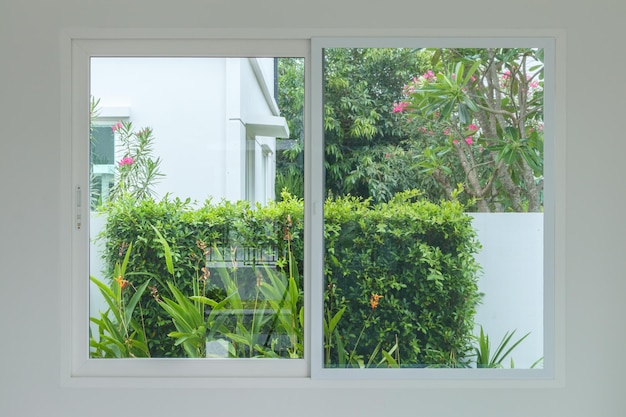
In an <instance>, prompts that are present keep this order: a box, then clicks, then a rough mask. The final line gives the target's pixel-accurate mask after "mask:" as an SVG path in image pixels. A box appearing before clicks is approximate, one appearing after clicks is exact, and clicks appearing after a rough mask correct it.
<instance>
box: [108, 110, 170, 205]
mask: <svg viewBox="0 0 626 417" xmlns="http://www.w3.org/2000/svg"><path fill="white" fill-rule="evenodd" d="M114 127H115V129H116V130H117V132H118V134H119V141H120V146H119V147H120V148H121V153H122V159H121V160H120V161H119V163H118V166H117V172H116V178H115V185H114V186H113V189H112V190H111V195H110V199H111V200H116V199H118V198H120V197H121V196H122V195H125V194H126V195H129V196H130V197H131V198H134V199H135V200H143V199H145V198H149V197H154V189H153V187H154V185H155V184H156V183H157V182H158V181H159V180H160V179H161V178H162V177H163V174H162V173H161V172H160V170H159V169H160V165H161V158H160V157H156V158H154V157H152V151H153V145H154V140H155V138H154V136H153V134H152V129H151V128H149V127H144V128H143V129H139V130H134V129H133V125H132V123H131V122H120V123H117V124H116V125H115V126H114Z"/></svg>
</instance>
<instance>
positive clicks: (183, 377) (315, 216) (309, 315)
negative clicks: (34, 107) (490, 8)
mask: <svg viewBox="0 0 626 417" xmlns="http://www.w3.org/2000/svg"><path fill="white" fill-rule="evenodd" d="M252 32H254V35H252V34H251V33H252ZM454 32H455V31H447V32H446V34H445V36H443V35H442V34H441V33H439V34H437V33H419V31H398V33H395V34H394V33H389V32H385V33H384V34H382V35H381V34H379V33H375V34H374V35H377V36H378V35H381V36H380V37H375V38H374V37H360V36H361V35H363V33H348V34H346V33H343V32H339V33H337V34H335V36H336V37H333V38H330V37H329V38H326V37H316V35H324V34H325V33H324V32H319V31H317V32H316V31H305V33H301V32H295V33H281V34H278V35H277V34H276V33H274V34H273V35H271V36H266V37H265V38H264V40H261V39H263V37H259V36H256V32H255V31H249V32H247V34H246V31H242V32H239V31H238V32H227V33H224V32H223V31H215V32H207V33H198V32H197V31H191V32H182V33H181V32H176V31H174V32H172V31H151V32H149V33H145V32H138V31H126V32H120V31H106V30H105V31H102V30H99V31H85V30H76V31H70V32H69V33H64V34H63V36H62V54H63V57H62V63H63V67H62V77H63V78H62V88H63V92H62V100H63V102H62V106H61V107H62V110H61V117H62V126H63V129H62V134H63V138H64V139H63V140H62V154H63V157H64V161H63V162H64V164H62V165H64V166H71V170H64V171H63V175H62V184H61V192H62V195H63V196H64V199H63V207H62V210H61V211H62V212H63V213H65V216H64V217H63V221H62V225H63V226H65V227H64V229H63V235H62V248H61V253H62V254H63V257H62V261H61V262H62V267H63V272H64V276H65V277H66V279H65V280H64V281H63V283H62V286H63V287H62V288H63V292H62V293H63V297H64V299H63V300H62V305H63V311H62V315H63V320H62V321H63V323H64V326H63V328H62V329H61V330H62V332H63V337H62V340H63V341H64V346H63V349H62V352H63V357H62V361H61V365H62V372H61V375H62V378H63V381H62V382H63V384H64V385H69V386H81V387H84V386H98V387H109V386H115V387H120V386H138V387H155V386H167V387H172V386H180V387H199V386H208V387H220V388H228V387H243V386H245V387H256V386H259V381H261V380H262V381H263V384H264V386H267V387H282V386H284V387H297V386H300V387H328V388H332V387H346V386H354V387H363V386H383V385H382V384H384V386H385V387H389V388H393V387H398V388H399V387H407V384H410V386H413V387H416V388H426V387H429V388H433V387H457V388H458V387H460V388H480V387H482V388H489V387H532V388H540V387H557V386H562V384H563V373H564V369H563V368H564V363H565V361H564V340H565V336H564V331H563V329H564V306H565V303H564V278H563V274H564V242H565V236H564V230H565V227H564V224H563V222H564V220H563V219H564V216H560V217H559V216H557V215H556V214H557V213H560V214H563V213H564V211H565V205H564V203H565V196H564V189H565V187H564V185H565V175H564V173H565V162H564V161H565V157H564V154H565V152H564V151H565V142H564V137H565V135H564V129H565V116H564V113H563V109H564V107H565V106H564V104H565V95H564V84H565V72H564V67H563V66H562V65H563V63H564V62H565V58H564V50H565V47H564V36H563V34H562V33H560V32H556V31H551V32H547V33H545V34H542V35H541V36H535V35H532V36H530V35H528V34H525V35H524V36H517V37H511V36H507V35H506V34H503V33H502V32H500V33H495V34H494V33H487V34H483V35H482V37H479V36H478V35H476V34H474V36H472V37H467V36H466V35H467V34H464V33H462V32H460V31H456V34H455V33H454ZM365 34H366V35H368V33H365ZM346 35H349V36H346ZM370 35H371V34H370ZM392 35H393V36H392ZM390 36H391V37H390ZM409 45H422V46H424V47H446V46H456V47H463V46H473V47H476V46H480V47H482V46H484V47H487V46H495V47H506V46H520V47H521V46H535V47H544V48H545V49H546V52H547V57H550V58H546V61H547V62H548V65H547V66H546V71H547V72H546V78H547V80H551V81H546V83H547V85H549V87H548V88H547V90H548V89H549V91H546V97H549V95H550V94H552V99H551V101H552V105H551V106H546V110H545V115H544V117H545V119H547V120H548V122H547V123H546V137H553V138H554V140H553V141H550V140H547V141H546V144H545V152H544V153H545V160H546V167H547V168H546V182H545V188H546V190H547V192H546V194H547V195H551V196H553V200H552V201H551V202H546V212H545V216H546V217H545V219H546V226H547V227H546V232H545V247H546V257H545V261H544V265H545V268H546V273H545V274H544V285H545V291H544V321H545V334H544V346H545V348H544V355H545V356H544V363H545V364H546V366H545V367H544V369H536V370H522V369H519V370H505V369H503V370H488V369H472V370H454V369H401V370H393V369H366V370H359V369H342V370H335V369H325V368H323V337H322V323H321V320H322V314H321V312H322V309H323V307H322V306H323V279H322V278H323V213H322V208H323V202H324V198H323V193H324V191H323V160H324V151H323V145H322V138H323V123H322V121H323V114H322V96H323V90H322V65H321V64H322V61H321V60H322V56H321V50H322V48H325V47H357V46H361V47H400V46H409ZM233 51H235V52H233ZM92 56H116V57H119V56H133V57H137V56H139V57H141V56H146V57H147V56H181V57H189V56H215V57H225V56H250V57H251V56H281V57H282V56H285V57H287V56H293V57H304V58H305V66H306V75H305V85H306V87H305V88H306V95H305V97H306V100H307V102H306V105H305V137H306V138H307V140H305V213H306V214H307V215H306V216H305V236H306V239H307V241H306V244H305V273H304V282H305V287H304V290H305V295H306V296H305V303H304V305H305V356H304V359H289V360H254V359H252V360H247V359H235V360H233V359H227V360H219V359H217V360H214V359H211V360H190V359H162V358H159V359H120V360H118V359H90V358H89V343H88V330H87V329H88V327H89V283H88V280H87V279H86V277H88V275H89V265H88V248H89V238H88V230H87V233H85V229H88V218H87V217H86V216H88V213H89V209H88V208H89V204H88V200H87V199H88V192H87V190H88V176H87V175H85V173H87V172H88V163H89V158H87V157H86V156H87V155H88V151H89V150H88V141H87V140H85V138H86V137H88V136H87V135H88V128H89V122H88V121H89V115H88V109H89V58H90V57H92ZM557 80H559V81H558V82H557ZM316 92H317V93H316ZM556 108H558V109H559V112H556ZM557 150H558V152H557ZM85 208H86V210H87V211H85ZM312 309H316V310H317V311H312ZM351 381H352V382H351ZM351 384H353V385H351Z"/></svg>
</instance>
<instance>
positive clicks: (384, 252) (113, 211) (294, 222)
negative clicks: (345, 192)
mask: <svg viewBox="0 0 626 417" xmlns="http://www.w3.org/2000/svg"><path fill="white" fill-rule="evenodd" d="M107 213H108V218H107V224H106V228H105V231H104V233H103V235H102V238H103V239H104V240H105V248H106V253H105V261H106V264H107V265H108V266H109V267H110V268H111V271H110V272H112V270H113V267H114V266H115V264H116V263H117V262H119V261H120V259H121V258H122V257H123V256H124V255H125V248H126V247H127V245H129V244H130V243H131V242H132V244H133V250H132V253H131V255H130V257H129V261H128V266H127V273H126V279H129V280H131V281H132V282H133V285H135V286H137V285H141V284H142V283H143V281H145V280H146V279H147V278H153V279H152V280H151V287H149V288H150V291H146V294H145V295H144V297H145V298H146V300H145V301H144V302H143V304H142V306H143V320H144V323H145V327H146V333H147V334H146V336H147V339H148V346H149V349H150V354H151V356H152V357H177V356H184V352H182V350H181V349H180V347H179V346H174V340H173V339H172V338H169V337H168V336H167V334H168V333H170V332H172V331H174V330H175V328H174V326H173V324H172V321H171V318H170V317H169V316H167V315H166V314H165V313H164V311H163V309H162V308H161V307H160V306H159V305H158V304H157V302H156V301H155V300H154V299H153V298H150V293H151V294H152V295H153V296H154V295H155V292H156V293H157V294H163V295H165V296H167V297H170V296H171V294H170V290H169V288H168V285H167V282H172V281H175V282H172V283H173V284H175V285H176V287H177V288H178V289H179V290H180V291H181V292H182V293H183V294H192V293H193V289H192V283H193V281H194V278H196V277H197V276H198V275H199V274H201V273H202V272H201V268H202V267H204V266H205V263H206V261H205V259H207V258H208V260H209V261H212V259H211V256H212V254H211V253H210V251H208V250H207V248H211V247H213V246H215V247H218V248H220V251H221V252H222V253H223V254H224V255H225V257H228V256H234V257H236V258H237V259H239V260H242V259H243V261H245V262H247V263H249V264H262V263H265V264H267V263H269V264H271V265H273V264H274V263H275V264H276V265H277V268H287V267H288V265H287V262H286V259H287V258H286V252H287V248H286V245H287V240H286V239H285V238H286V236H285V234H286V233H287V232H288V233H289V234H290V236H291V245H292V253H293V255H294V257H295V262H296V263H297V267H298V270H299V272H300V273H301V272H302V265H303V260H302V256H303V253H304V250H303V249H304V248H303V242H304V239H303V237H304V236H303V226H304V225H303V218H304V217H303V213H304V210H303V204H302V200H300V199H297V198H294V197H292V196H290V195H288V194H284V195H283V196H282V200H281V201H279V202H273V203H271V204H269V205H267V206H257V207H251V206H250V205H249V204H248V203H245V202H237V203H229V202H227V201H220V202H219V203H212V202H211V201H208V202H206V203H205V204H204V205H203V206H201V207H193V206H192V205H191V203H190V202H189V201H181V200H178V199H174V200H169V199H164V200H162V201H160V202H156V201H152V200H149V199H148V200H144V201H141V202H135V201H130V200H124V199H120V200H118V201H116V202H115V203H112V204H110V205H109V206H108V207H107ZM289 222H291V225H290V226H289V228H288V229H287V227H288V224H289ZM152 226H155V227H156V228H157V229H158V230H159V231H160V232H161V233H162V235H163V236H164V238H165V240H166V241H167V242H168V244H169V247H170V250H171V255H172V258H173V265H174V274H173V275H172V274H170V273H168V271H167V265H166V262H165V254H164V250H163V245H162V244H161V243H160V242H159V240H158V238H157V236H156V233H155V230H154V228H153V227H152ZM324 234H325V252H326V259H325V276H326V283H325V285H326V288H327V291H326V303H325V308H326V309H327V311H328V312H329V313H333V312H336V311H338V310H339V309H341V308H343V307H345V308H346V310H345V313H344V314H343V316H342V319H341V321H340V322H339V323H338V325H337V329H338V331H339V334H340V335H341V339H342V340H341V341H340V342H339V345H341V346H344V347H345V349H346V350H348V351H352V350H354V352H355V353H356V354H357V355H360V356H361V357H363V358H364V359H365V362H367V355H369V354H370V353H372V352H373V351H374V350H376V348H377V346H378V344H379V343H381V342H382V345H381V348H382V349H383V350H385V351H390V350H392V348H393V346H394V345H395V343H396V338H397V341H398V349H397V351H398V352H397V354H398V355H399V357H400V359H401V361H402V364H430V365H442V366H450V365H456V364H457V363H458V360H457V358H462V357H463V355H464V354H466V353H468V352H469V349H470V348H471V342H472V330H473V326H474V321H473V317H474V313H475V306H476V304H477V303H478V301H479V294H478V290H477V283H476V281H477V275H478V271H479V266H478V265H477V264H476V262H475V260H474V254H475V252H476V251H477V249H478V247H479V244H478V242H477V241H476V236H475V232H474V230H473V229H472V227H471V218H470V217H469V216H467V215H466V214H464V212H463V206H462V205H461V204H460V203H457V202H442V203H441V204H439V205H437V204H432V203H430V202H427V201H424V200H422V199H420V198H419V196H418V195H417V194H416V193H403V194H400V195H398V196H396V197H395V198H394V199H393V200H391V201H390V202H388V203H386V204H380V205H371V204H370V202H369V201H367V200H362V199H357V198H350V197H348V198H340V199H336V200H333V199H329V200H328V201H327V202H326V204H325V230H324ZM231 248H237V249H238V250H237V252H236V253H234V252H231ZM133 271H134V272H135V273H136V275H133ZM143 272H149V273H150V274H148V275H146V274H140V273H143ZM298 275H299V276H302V275H301V274H298ZM107 276H111V275H110V274H109V275H107ZM217 281H218V280H217V279H215V280H214V281H213V282H217ZM298 286H299V287H300V288H302V283H301V282H299V283H298ZM244 293H245V291H244ZM372 294H377V295H380V296H382V298H380V302H379V304H378V305H377V307H376V311H373V310H374V309H373V308H372V306H371V305H370V298H371V296H372ZM208 295H209V296H210V297H211V298H213V299H217V300H219V299H220V297H222V298H223V296H224V293H223V289H222V288H220V287H219V286H218V285H214V286H213V287H211V288H209V294H208ZM372 313H373V314H372ZM364 324H366V328H365V329H364V330H363V327H364ZM362 330H363V333H362V337H361V338H359V335H360V334H361V331H362ZM357 338H358V339H359V342H358V346H357V343H356V340H357ZM355 347H356V349H355ZM330 355H331V358H329V359H330V362H331V363H338V357H339V355H340V352H339V346H333V349H331V350H330Z"/></svg>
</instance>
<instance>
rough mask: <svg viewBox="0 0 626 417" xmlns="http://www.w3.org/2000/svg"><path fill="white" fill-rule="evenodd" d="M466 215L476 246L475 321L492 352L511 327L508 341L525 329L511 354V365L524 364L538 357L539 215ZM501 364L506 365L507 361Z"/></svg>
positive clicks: (540, 318)
mask: <svg viewBox="0 0 626 417" xmlns="http://www.w3.org/2000/svg"><path fill="white" fill-rule="evenodd" d="M472 216H473V217H474V221H472V225H473V226H474V228H475V229H476V231H477V235H478V241H479V242H480V244H481V245H482V250H481V251H480V252H479V253H478V254H477V255H476V261H477V262H478V263H479V264H480V265H481V267H482V274H481V277H480V279H479V282H478V290H479V291H481V292H482V293H484V295H483V298H482V304H481V305H479V306H478V308H477V310H476V317H475V320H476V324H477V325H480V326H482V327H483V329H484V331H485V333H487V334H488V335H489V341H490V343H491V346H492V348H493V349H494V350H495V348H496V347H497V346H498V343H499V342H500V340H502V337H504V335H505V334H506V333H507V332H509V333H510V332H513V331H515V335H514V336H513V338H512V341H516V340H518V339H519V338H520V337H522V336H524V335H525V334H526V333H530V334H529V335H528V337H526V339H524V341H523V342H522V343H521V344H520V345H518V347H517V348H516V349H515V350H514V351H513V353H512V355H511V357H512V358H513V360H514V365H515V368H528V367H530V366H532V365H533V364H534V363H535V362H536V361H538V360H539V359H541V358H542V357H543V282H544V280H543V278H544V271H543V215H542V214H541V213H473V214H472ZM476 334H479V332H478V329H477V331H476ZM512 343H513V342H511V344H510V345H512ZM510 345H509V346H510ZM503 365H504V366H505V367H509V366H510V359H509V358H507V359H506V360H505V361H504V362H503Z"/></svg>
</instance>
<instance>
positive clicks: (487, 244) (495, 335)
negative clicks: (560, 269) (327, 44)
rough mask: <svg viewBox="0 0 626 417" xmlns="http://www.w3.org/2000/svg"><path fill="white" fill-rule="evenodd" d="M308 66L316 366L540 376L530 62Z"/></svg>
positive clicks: (355, 58)
mask: <svg viewBox="0 0 626 417" xmlns="http://www.w3.org/2000/svg"><path fill="white" fill-rule="evenodd" d="M323 62H324V68H323V71H324V75H323V79H324V111H323V114H324V142H325V145H324V149H325V155H324V158H325V159H324V164H325V165H324V168H325V187H326V188H325V191H326V197H327V199H326V203H325V213H324V239H325V264H324V265H325V266H324V276H325V283H324V311H323V321H324V335H323V337H324V367H326V368H395V367H401V368H423V367H432V368H492V367H493V368H526V369H528V368H533V367H542V366H543V364H542V358H543V264H544V262H543V235H544V234H543V228H544V223H543V217H544V216H543V208H544V207H543V205H544V194H543V183H544V166H543V164H544V158H543V126H544V118H543V108H544V101H543V86H544V77H543V50H542V49H538V48H448V49H443V48H417V49H414V48H410V49H409V48H406V49H405V48H326V49H324V55H323Z"/></svg>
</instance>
